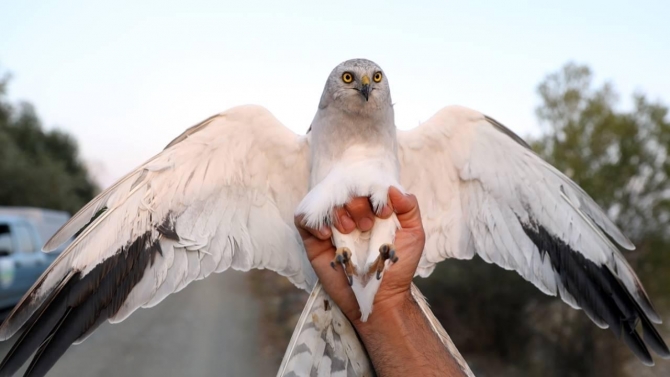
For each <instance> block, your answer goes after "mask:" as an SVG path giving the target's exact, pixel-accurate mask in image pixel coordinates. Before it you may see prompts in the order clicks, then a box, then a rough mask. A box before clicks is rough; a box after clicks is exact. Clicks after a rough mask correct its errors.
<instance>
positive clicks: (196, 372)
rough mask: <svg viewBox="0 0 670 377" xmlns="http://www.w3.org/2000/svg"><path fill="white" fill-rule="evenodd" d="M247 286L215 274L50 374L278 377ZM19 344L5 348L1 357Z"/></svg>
mask: <svg viewBox="0 0 670 377" xmlns="http://www.w3.org/2000/svg"><path fill="white" fill-rule="evenodd" d="M247 281H248V280H247V279H246V278H245V277H244V274H243V273H240V272H237V271H227V272H225V273H223V274H216V275H212V276H210V277H208V278H207V279H205V280H203V281H199V282H195V283H193V284H191V285H189V286H188V287H186V288H185V289H184V290H183V291H181V292H179V293H177V294H174V295H171V296H168V298H167V299H165V300H164V301H163V302H162V303H160V304H159V305H158V306H156V307H154V308H151V309H140V310H138V311H136V312H135V313H133V315H132V316H130V318H128V319H126V320H125V321H124V322H122V323H120V324H116V325H110V324H108V323H105V324H104V325H102V326H101V327H100V328H99V329H98V330H97V331H96V332H94V333H93V334H92V335H91V336H90V337H89V338H88V339H87V340H86V341H85V342H84V343H82V344H80V345H78V346H72V347H71V348H70V349H69V350H68V351H67V352H66V354H65V355H64V356H63V357H62V358H61V359H60V361H59V362H58V363H57V364H56V365H55V367H54V368H53V369H52V370H51V372H50V373H49V375H48V376H53V377H59V376H62V377H65V376H68V377H69V376H82V377H84V376H99V377H112V376H124V377H125V376H146V377H168V376H221V377H227V376H272V375H274V374H275V373H276V371H277V369H278V367H279V366H278V365H274V363H268V362H266V361H265V360H262V359H261V358H260V356H259V354H260V352H259V350H260V346H259V341H260V337H259V334H258V332H257V330H256V327H257V325H258V320H259V309H260V303H259V301H258V299H256V298H254V297H253V296H252V295H251V293H250V289H249V286H248V282H247ZM12 343H13V342H12V340H10V341H7V342H3V343H0V356H1V357H4V355H5V354H6V353H7V352H8V351H9V349H10V348H11V344H12ZM268 364H271V365H268ZM24 368H25V366H24ZM19 375H22V373H21V374H19Z"/></svg>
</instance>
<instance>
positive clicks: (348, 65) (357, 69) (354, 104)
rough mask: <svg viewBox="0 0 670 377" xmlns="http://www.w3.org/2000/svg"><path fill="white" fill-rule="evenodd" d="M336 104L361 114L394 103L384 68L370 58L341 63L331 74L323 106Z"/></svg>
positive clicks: (338, 106) (325, 89)
mask: <svg viewBox="0 0 670 377" xmlns="http://www.w3.org/2000/svg"><path fill="white" fill-rule="evenodd" d="M329 106H335V107H337V108H340V109H342V110H344V111H347V112H353V113H361V112H373V111H375V110H380V109H386V108H388V107H390V106H391V91H390V89H389V85H388V80H387V79H386V75H385V74H384V71H382V69H381V68H380V67H379V66H378V65H377V64H376V63H374V62H372V61H370V60H366V59H351V60H347V61H345V62H344V63H340V64H339V65H338V66H337V67H335V69H333V71H332V72H331V73H330V76H328V81H326V87H325V88H324V90H323V94H322V96H321V102H320V103H319V107H320V108H326V107H329Z"/></svg>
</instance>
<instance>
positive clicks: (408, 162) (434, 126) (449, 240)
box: [398, 107, 670, 364]
mask: <svg viewBox="0 0 670 377" xmlns="http://www.w3.org/2000/svg"><path fill="white" fill-rule="evenodd" d="M398 140H399V158H400V164H401V183H402V185H403V186H404V188H405V189H406V190H407V191H408V192H411V193H413V194H415V195H416V196H417V198H418V200H419V204H420V206H421V211H422V218H423V222H424V227H425V230H426V236H427V239H426V247H425V251H424V255H423V257H422V260H421V262H420V264H419V269H418V271H417V274H419V275H421V276H427V275H429V274H430V273H431V272H432V271H433V269H434V268H435V264H436V263H438V262H440V261H442V260H444V259H445V258H457V259H470V258H472V257H473V256H474V255H475V254H477V255H479V256H480V257H481V258H482V259H484V260H485V261H486V262H488V263H495V264H497V265H499V266H501V267H503V268H505V269H510V270H511V269H513V270H516V271H517V272H518V273H519V274H520V275H521V276H522V277H524V278H525V279H527V280H529V281H530V282H532V283H533V284H535V286H537V287H538V288H539V289H540V290H542V291H543V292H544V293H546V294H549V295H557V294H558V295H560V296H561V298H562V299H563V300H564V301H565V302H567V303H568V304H569V305H571V306H572V307H574V308H582V309H584V311H585V312H586V314H587V315H588V316H589V317H590V318H591V319H592V320H593V321H594V322H595V323H596V324H597V325H598V326H600V327H602V328H606V327H611V329H612V331H614V332H615V334H616V335H617V336H619V337H623V339H624V341H625V342H626V344H627V345H628V346H629V347H630V348H631V349H632V350H633V352H634V353H635V354H636V355H637V356H638V357H639V358H640V359H641V360H642V361H643V362H645V363H647V364H651V363H653V360H652V359H651V356H650V354H649V352H648V350H647V348H646V346H645V342H646V343H647V345H649V346H650V347H651V348H652V349H653V350H654V351H655V352H656V353H658V354H659V355H661V356H663V357H669V356H670V352H669V351H668V348H667V346H666V345H665V343H664V342H663V340H662V339H661V337H660V336H659V335H658V333H657V332H656V330H655V329H654V327H653V325H652V323H651V322H655V323H660V321H661V320H660V316H659V315H658V314H657V313H656V311H655V310H654V308H653V306H652V304H651V302H650V300H649V298H648V297H647V294H646V292H645V291H644V289H643V287H642V284H641V283H640V281H639V280H638V278H637V276H636V275H635V273H634V271H633V270H632V269H631V267H630V266H629V264H628V263H627V262H626V260H625V259H624V257H623V255H622V254H621V253H620V251H619V250H618V248H617V247H616V246H615V245H613V243H612V242H611V241H610V239H609V238H608V236H609V237H610V238H611V239H612V240H614V241H615V242H616V243H618V244H619V245H620V246H621V247H624V248H626V249H634V246H633V244H632V243H631V242H630V241H629V240H628V239H627V238H626V237H625V236H624V235H623V234H622V233H621V231H620V230H619V229H618V228H617V227H616V225H614V223H612V222H611V221H610V220H609V219H608V218H607V216H606V215H605V214H604V213H603V212H602V210H601V209H600V208H599V207H598V205H597V204H596V203H595V202H594V201H593V199H591V198H590V197H589V196H588V195H587V194H586V193H585V192H584V191H583V190H582V189H581V188H579V186H577V185H576V184H575V183H574V182H572V181H571V180H570V179H569V178H567V177H566V176H565V175H563V174H562V173H560V172H559V171H558V170H556V169H555V168H554V167H552V166H551V165H549V164H548V163H547V162H545V161H544V160H542V159H541V158H540V157H539V156H537V155H536V154H535V153H534V152H533V151H532V150H531V149H530V148H529V147H528V145H527V144H526V143H525V142H524V141H523V140H522V139H521V138H519V137H518V136H516V135H515V134H514V133H513V132H512V131H510V130H509V129H507V128H505V127H504V126H503V125H501V124H499V123H498V122H496V121H495V120H493V119H491V118H488V117H486V116H484V115H482V114H480V113H478V112H475V111H472V110H469V109H466V108H461V107H447V108H445V109H443V110H441V111H440V112H438V113H437V114H436V115H435V116H433V117H432V118H431V119H429V120H428V121H426V122H425V123H423V124H422V125H420V126H419V127H417V128H416V129H414V130H411V131H399V134H398ZM638 321H640V322H641V323H642V327H643V330H644V340H645V342H643V341H642V339H641V338H640V336H639V335H638V333H637V332H636V331H635V326H636V325H637V323H638Z"/></svg>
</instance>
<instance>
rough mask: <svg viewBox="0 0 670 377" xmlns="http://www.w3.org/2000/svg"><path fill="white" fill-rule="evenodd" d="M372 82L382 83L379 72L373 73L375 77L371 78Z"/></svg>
mask: <svg viewBox="0 0 670 377" xmlns="http://www.w3.org/2000/svg"><path fill="white" fill-rule="evenodd" d="M372 80H373V81H374V82H380V81H382V73H381V72H377V73H375V75H374V76H372Z"/></svg>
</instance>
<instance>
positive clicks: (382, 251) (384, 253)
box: [379, 244, 389, 259]
mask: <svg viewBox="0 0 670 377" xmlns="http://www.w3.org/2000/svg"><path fill="white" fill-rule="evenodd" d="M379 253H380V254H381V255H382V259H387V258H388V254H389V245H386V244H384V245H381V246H380V247H379Z"/></svg>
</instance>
